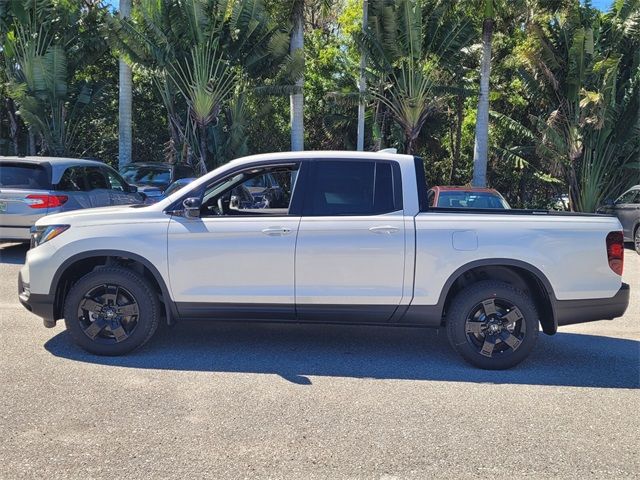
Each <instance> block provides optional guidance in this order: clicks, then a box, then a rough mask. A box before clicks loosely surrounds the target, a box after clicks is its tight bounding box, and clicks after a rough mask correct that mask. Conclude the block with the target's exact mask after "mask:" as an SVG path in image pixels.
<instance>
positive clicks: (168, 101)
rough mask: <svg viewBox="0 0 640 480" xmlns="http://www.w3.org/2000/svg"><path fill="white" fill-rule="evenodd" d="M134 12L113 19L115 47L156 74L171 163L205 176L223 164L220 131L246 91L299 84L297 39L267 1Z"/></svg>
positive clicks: (196, 3)
mask: <svg viewBox="0 0 640 480" xmlns="http://www.w3.org/2000/svg"><path fill="white" fill-rule="evenodd" d="M134 13H135V14H134V15H133V17H132V19H129V20H127V19H123V20H116V19H114V20H113V24H112V25H110V31H111V34H112V38H111V40H112V42H113V47H114V49H115V50H117V51H119V52H121V53H122V54H123V55H125V56H126V57H127V58H128V60H129V62H131V63H132V64H134V65H136V66H137V67H138V68H143V69H146V70H148V71H149V72H150V73H151V74H152V78H153V79H154V81H155V83H156V86H157V89H158V92H159V94H160V97H161V98H162V101H163V103H164V105H165V107H166V109H167V115H168V120H169V121H168V123H169V131H170V134H171V142H170V145H169V148H168V149H167V151H168V156H169V157H170V158H174V159H176V160H177V161H183V162H187V163H194V164H196V163H197V166H198V168H199V169H200V170H201V171H202V170H207V169H209V168H211V167H213V166H215V165H216V164H218V163H219V161H220V159H219V158H217V155H218V154H219V151H220V148H219V145H217V135H216V131H215V129H216V125H217V123H218V119H219V117H220V116H221V115H220V114H221V112H223V111H225V109H228V108H231V103H230V102H231V100H232V99H233V98H237V97H238V96H239V95H241V90H242V88H245V86H246V85H248V84H252V85H253V86H255V83H257V82H258V81H260V80H262V79H264V78H270V79H274V81H273V82H272V83H271V85H270V87H273V86H274V85H273V83H275V80H282V82H283V83H286V84H287V85H291V83H292V82H291V78H298V72H299V69H296V68H295V66H296V61H295V60H294V59H292V58H290V56H289V36H288V35H287V33H286V32H284V31H282V30H280V29H279V28H278V26H277V25H275V24H274V22H272V21H271V19H270V17H269V16H268V15H267V13H266V9H265V6H264V1H263V0H236V1H233V2H229V0H165V1H162V2H158V1H157V0H140V2H136V7H135V11H134ZM291 72H293V73H291ZM294 74H295V77H294ZM281 77H284V78H281ZM279 93H282V92H279ZM286 93H287V94H288V93H289V90H287V92H286ZM242 111H243V110H242V109H239V110H237V112H236V113H238V112H242ZM224 117H225V118H227V119H231V120H233V119H238V118H239V117H238V116H237V115H230V114H227V112H225V115H224ZM227 127H229V128H228V129H227V130H228V131H229V132H230V133H232V134H236V133H237V132H240V131H241V129H237V128H232V126H229V125H227ZM231 143H238V142H236V141H234V142H231ZM195 157H197V160H196V159H195Z"/></svg>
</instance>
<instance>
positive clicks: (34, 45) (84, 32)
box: [1, 0, 106, 156]
mask: <svg viewBox="0 0 640 480" xmlns="http://www.w3.org/2000/svg"><path fill="white" fill-rule="evenodd" d="M3 7H4V12H3V13H4V14H5V15H6V18H7V20H6V25H5V26H4V28H3V32H2V37H1V40H2V52H3V54H4V55H3V57H4V61H5V72H6V76H7V85H6V88H7V92H8V95H9V97H10V98H11V99H12V100H13V101H14V102H15V104H16V105H17V106H18V111H17V113H19V115H20V117H21V118H22V120H24V122H25V123H26V124H27V126H28V127H29V129H30V130H31V131H32V132H33V133H34V135H37V136H38V137H39V139H40V145H41V147H42V149H43V151H44V152H46V153H48V154H50V155H55V156H62V155H68V154H71V153H74V152H77V151H78V148H79V139H78V136H77V132H78V125H79V122H80V121H81V120H82V118H83V115H84V114H85V113H86V111H87V109H88V108H89V107H91V106H93V105H94V104H95V99H96V97H97V96H98V95H99V93H100V88H99V87H97V86H96V85H94V84H92V83H90V82H87V81H80V80H77V79H76V73H77V72H79V71H81V70H82V69H83V68H84V67H86V66H87V65H91V64H92V63H93V62H94V60H95V59H97V58H98V57H99V56H101V55H102V54H103V53H104V52H105V50H106V44H104V42H103V41H102V40H101V39H100V37H99V36H98V38H96V35H95V30H97V29H98V25H100V23H101V21H102V16H103V15H104V14H105V10H104V9H103V8H102V7H100V6H99V5H98V4H97V3H93V2H87V3H86V4H85V5H84V6H81V5H78V4H74V3H59V2H54V1H52V0H21V1H20V0H17V1H16V2H12V3H9V4H6V5H4V6H3ZM33 143H35V142H33Z"/></svg>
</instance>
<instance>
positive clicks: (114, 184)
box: [104, 168, 127, 192]
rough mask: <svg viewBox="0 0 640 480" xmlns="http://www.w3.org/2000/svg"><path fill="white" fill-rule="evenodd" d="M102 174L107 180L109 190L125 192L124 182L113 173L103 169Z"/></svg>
mask: <svg viewBox="0 0 640 480" xmlns="http://www.w3.org/2000/svg"><path fill="white" fill-rule="evenodd" d="M104 173H105V175H106V176H107V179H108V180H109V187H110V188H111V190H117V191H119V192H126V191H127V189H126V188H125V183H124V180H123V179H122V178H121V177H120V176H119V175H118V174H116V173H115V172H113V171H111V170H109V169H108V168H105V169H104Z"/></svg>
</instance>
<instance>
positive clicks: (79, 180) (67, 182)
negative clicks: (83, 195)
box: [57, 167, 87, 192]
mask: <svg viewBox="0 0 640 480" xmlns="http://www.w3.org/2000/svg"><path fill="white" fill-rule="evenodd" d="M86 189H87V187H86V185H85V181H84V168H83V167H69V168H67V169H66V170H65V171H64V173H63V174H62V177H60V181H59V182H58V185H57V190H62V191H65V192H80V191H86Z"/></svg>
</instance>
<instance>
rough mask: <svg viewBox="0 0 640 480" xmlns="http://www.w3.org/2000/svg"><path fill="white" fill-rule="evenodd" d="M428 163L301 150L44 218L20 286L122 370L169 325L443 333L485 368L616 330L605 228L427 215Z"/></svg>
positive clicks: (560, 220)
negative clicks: (561, 331) (591, 332)
mask: <svg viewBox="0 0 640 480" xmlns="http://www.w3.org/2000/svg"><path fill="white" fill-rule="evenodd" d="M426 193H427V186H426V182H425V178H424V170H423V164H422V161H421V160H420V159H418V158H414V157H412V156H406V155H397V154H391V153H357V152H304V153H277V154H268V155H258V156H252V157H247V158H243V159H239V160H235V161H233V162H231V163H229V164H227V165H225V166H223V167H221V168H219V169H217V170H215V171H213V172H211V173H209V174H208V175H205V176H204V177H202V178H200V179H198V180H196V181H194V182H193V183H192V184H190V185H188V186H187V187H185V188H183V189H181V190H179V191H177V192H175V193H174V194H172V195H171V196H169V197H168V198H166V199H165V200H163V201H161V202H160V203H157V204H155V205H151V206H136V205H134V206H124V207H107V208H99V209H90V210H82V211H75V212H69V213H64V214H57V215H52V216H47V217H44V218H42V219H41V220H39V221H38V223H37V225H36V227H34V230H33V234H32V248H31V249H30V250H29V252H28V254H27V259H26V263H25V265H24V267H23V268H22V270H21V272H20V277H19V281H18V283H19V297H20V301H21V302H22V304H23V305H24V306H25V307H26V308H27V309H29V310H30V311H32V312H33V313H35V314H36V315H38V316H40V317H42V318H43V319H44V324H45V326H47V327H52V326H54V325H55V323H56V321H57V320H58V319H62V318H64V319H65V323H66V327H67V329H68V331H69V332H70V334H71V336H72V337H73V339H74V340H75V341H76V342H77V343H78V344H80V345H81V346H82V347H83V348H85V349H86V350H88V351H89V352H93V353H97V354H104V355H119V354H124V353H126V352H129V351H131V350H133V349H134V348H136V347H139V346H141V345H142V344H144V343H145V342H146V341H147V340H149V338H151V336H152V335H153V333H154V331H155V330H156V328H157V326H158V324H159V323H160V322H161V321H162V322H167V323H169V324H172V323H174V322H176V321H177V320H179V319H180V320H189V319H210V320H237V321H265V322H266V321H271V322H273V321H277V322H298V323H303V322H315V323H318V322H322V323H335V324H356V323H357V324H365V325H385V326H401V327H444V328H446V330H447V332H448V337H449V340H450V341H451V344H452V346H453V348H454V349H455V350H456V351H458V352H459V353H460V354H461V355H462V356H463V357H464V358H465V359H466V360H467V361H468V362H470V363H472V364H473V365H476V366H478V367H481V368H489V369H502V368H509V367H511V366H513V365H516V364H517V363H519V362H520V361H522V360H523V359H524V358H525V357H526V356H527V355H528V354H529V353H530V351H531V349H532V348H533V346H534V344H535V342H536V338H537V335H538V330H539V328H542V331H543V332H544V333H546V334H549V335H551V334H554V333H555V332H556V330H557V328H558V326H559V325H566V324H571V323H578V322H588V321H591V320H600V319H612V318H615V317H618V316H621V315H623V313H624V312H625V310H626V308H627V305H628V302H629V286H628V285H626V284H624V283H622V281H621V275H622V268H623V259H624V257H623V256H624V248H623V238H622V232H621V226H620V223H619V222H618V220H617V219H616V218H614V217H609V216H602V215H581V214H566V213H551V212H546V211H525V210H494V211H491V210H469V209H459V208H458V209H453V208H429V207H428V205H427V195H426Z"/></svg>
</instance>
